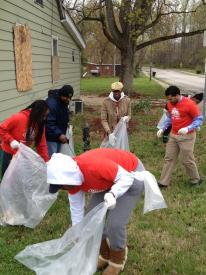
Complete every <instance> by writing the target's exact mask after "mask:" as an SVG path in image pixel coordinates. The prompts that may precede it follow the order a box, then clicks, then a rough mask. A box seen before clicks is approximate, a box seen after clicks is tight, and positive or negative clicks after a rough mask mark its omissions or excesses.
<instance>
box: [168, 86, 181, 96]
mask: <svg viewBox="0 0 206 275" xmlns="http://www.w3.org/2000/svg"><path fill="white" fill-rule="evenodd" d="M165 95H166V96H168V95H171V96H176V95H180V89H179V88H178V87H176V86H169V87H168V88H167V89H166V90H165Z"/></svg>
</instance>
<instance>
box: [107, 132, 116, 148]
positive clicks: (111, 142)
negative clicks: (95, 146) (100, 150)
mask: <svg viewBox="0 0 206 275" xmlns="http://www.w3.org/2000/svg"><path fill="white" fill-rule="evenodd" d="M116 140H117V138H116V137H115V135H114V134H113V133H111V134H109V143H110V144H111V145H112V146H115V143H116Z"/></svg>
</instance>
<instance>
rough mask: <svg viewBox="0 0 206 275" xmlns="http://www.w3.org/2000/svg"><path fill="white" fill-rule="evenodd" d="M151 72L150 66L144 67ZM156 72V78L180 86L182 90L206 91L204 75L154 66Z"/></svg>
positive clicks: (188, 91) (153, 69)
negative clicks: (205, 88)
mask: <svg viewBox="0 0 206 275" xmlns="http://www.w3.org/2000/svg"><path fill="white" fill-rule="evenodd" d="M144 70H145V71H146V72H147V73H149V68H144ZM152 71H155V72H156V79H159V80H161V81H163V82H166V83H167V84H169V85H175V86H178V87H179V88H180V89H181V91H182V92H186V93H200V92H204V83H205V77H204V75H196V74H192V73H187V72H182V71H179V70H167V69H157V68H152Z"/></svg>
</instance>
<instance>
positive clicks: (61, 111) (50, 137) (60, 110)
mask: <svg viewBox="0 0 206 275" xmlns="http://www.w3.org/2000/svg"><path fill="white" fill-rule="evenodd" d="M59 91H60V90H58V89H57V90H50V91H49V92H48V98H47V99H46V102H47V104H48V106H49V115H48V117H47V122H46V140H47V141H54V142H59V139H58V138H59V136H60V135H62V134H63V135H65V134H66V130H67V125H68V122H69V109H68V106H67V104H65V103H63V102H62V101H61V100H60V98H59Z"/></svg>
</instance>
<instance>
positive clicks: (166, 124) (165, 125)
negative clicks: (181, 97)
mask: <svg viewBox="0 0 206 275" xmlns="http://www.w3.org/2000/svg"><path fill="white" fill-rule="evenodd" d="M171 125H172V120H171V116H170V114H169V113H167V115H166V119H165V121H164V122H163V130H166V129H167V128H169V127H170V126H171Z"/></svg>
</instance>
